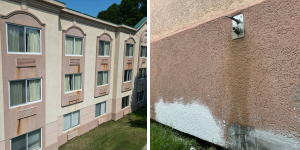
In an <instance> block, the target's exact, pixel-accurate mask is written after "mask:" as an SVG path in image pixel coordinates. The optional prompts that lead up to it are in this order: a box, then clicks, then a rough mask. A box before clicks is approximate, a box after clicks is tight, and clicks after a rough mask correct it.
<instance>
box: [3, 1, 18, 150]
mask: <svg viewBox="0 0 300 150" xmlns="http://www.w3.org/2000/svg"><path fill="white" fill-rule="evenodd" d="M0 6H1V9H0V14H1V15H6V14H8V13H10V12H12V11H14V10H20V5H19V4H17V3H14V2H11V1H6V0H1V1H0ZM0 34H3V33H0ZM4 34H6V33H4ZM0 38H1V37H0ZM0 40H1V39H0ZM0 47H1V42H0ZM0 62H2V56H1V53H0ZM0 70H2V65H0ZM3 84H4V83H3V78H2V73H0V85H3ZM0 93H3V86H0ZM3 101H4V100H3V94H0V141H2V140H4V107H5V106H3ZM3 144H4V142H3ZM0 148H1V147H0Z"/></svg>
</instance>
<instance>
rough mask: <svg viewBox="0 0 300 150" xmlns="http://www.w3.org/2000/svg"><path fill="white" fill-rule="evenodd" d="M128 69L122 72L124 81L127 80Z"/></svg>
mask: <svg viewBox="0 0 300 150" xmlns="http://www.w3.org/2000/svg"><path fill="white" fill-rule="evenodd" d="M127 74H128V70H125V72H124V82H126V81H127V80H128V78H127V77H128V75H127Z"/></svg>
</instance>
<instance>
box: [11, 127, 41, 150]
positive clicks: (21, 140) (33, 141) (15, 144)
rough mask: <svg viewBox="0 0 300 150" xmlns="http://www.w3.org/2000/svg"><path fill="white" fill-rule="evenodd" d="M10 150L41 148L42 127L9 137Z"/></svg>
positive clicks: (36, 149)
mask: <svg viewBox="0 0 300 150" xmlns="http://www.w3.org/2000/svg"><path fill="white" fill-rule="evenodd" d="M10 142H11V150H39V149H41V148H42V129H37V130H35V131H32V132H29V133H26V134H23V135H21V136H18V137H15V138H13V139H11V141H10Z"/></svg>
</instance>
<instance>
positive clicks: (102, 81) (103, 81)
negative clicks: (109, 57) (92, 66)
mask: <svg viewBox="0 0 300 150" xmlns="http://www.w3.org/2000/svg"><path fill="white" fill-rule="evenodd" d="M101 85H108V71H99V72H98V78H97V86H101Z"/></svg>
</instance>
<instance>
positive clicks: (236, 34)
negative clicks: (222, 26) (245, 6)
mask: <svg viewBox="0 0 300 150" xmlns="http://www.w3.org/2000/svg"><path fill="white" fill-rule="evenodd" d="M225 17H227V18H230V19H231V20H232V38H233V39H238V38H242V37H244V36H245V30H244V17H243V14H240V15H237V16H234V17H232V16H225Z"/></svg>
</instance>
